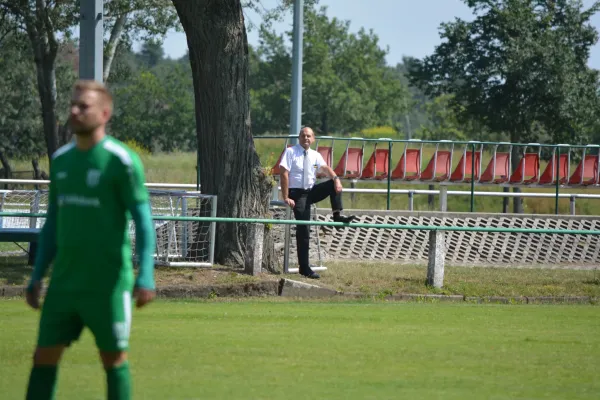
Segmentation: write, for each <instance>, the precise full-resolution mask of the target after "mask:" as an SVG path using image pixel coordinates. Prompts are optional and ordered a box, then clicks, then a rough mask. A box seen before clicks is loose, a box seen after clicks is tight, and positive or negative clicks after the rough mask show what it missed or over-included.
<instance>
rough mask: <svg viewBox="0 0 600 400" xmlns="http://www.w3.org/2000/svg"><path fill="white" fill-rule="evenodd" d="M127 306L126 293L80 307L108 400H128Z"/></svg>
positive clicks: (129, 302)
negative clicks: (97, 355)
mask: <svg viewBox="0 0 600 400" xmlns="http://www.w3.org/2000/svg"><path fill="white" fill-rule="evenodd" d="M131 306H132V298H131V292H129V291H115V292H114V293H112V294H108V295H104V296H99V295H98V296H95V295H90V296H89V298H88V299H87V300H86V301H85V302H83V304H82V310H81V312H82V313H83V315H84V322H85V324H86V326H88V327H89V328H90V331H91V332H92V334H93V335H94V337H95V339H96V345H97V346H98V350H99V351H100V358H101V359H102V364H103V366H104V370H105V372H106V390H107V399H109V400H129V399H130V398H131V376H130V373H129V361H128V359H127V350H128V348H129V332H130V328H131V308H132V307H131Z"/></svg>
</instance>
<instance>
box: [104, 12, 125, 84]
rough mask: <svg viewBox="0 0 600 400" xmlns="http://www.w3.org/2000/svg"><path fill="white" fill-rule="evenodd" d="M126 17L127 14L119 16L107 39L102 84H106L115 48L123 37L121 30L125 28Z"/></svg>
mask: <svg viewBox="0 0 600 400" xmlns="http://www.w3.org/2000/svg"><path fill="white" fill-rule="evenodd" d="M127 16H128V13H124V14H121V15H119V16H118V17H117V20H116V21H115V25H114V26H113V28H112V30H111V32H110V38H109V39H108V43H107V45H106V56H105V57H104V67H103V71H104V72H103V75H104V76H103V77H102V79H103V80H104V82H106V81H107V80H108V77H109V76H110V68H111V66H112V63H113V60H114V59H115V53H116V51H117V47H118V46H119V42H120V41H121V37H122V36H123V29H124V28H125V23H126V22H127Z"/></svg>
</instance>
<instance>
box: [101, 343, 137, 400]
mask: <svg viewBox="0 0 600 400" xmlns="http://www.w3.org/2000/svg"><path fill="white" fill-rule="evenodd" d="M100 358H101V359H102V365H103V366H104V370H105V371H106V391H107V396H106V398H107V399H108V400H129V399H130V398H131V375H130V372H129V361H128V360H127V352H126V351H100Z"/></svg>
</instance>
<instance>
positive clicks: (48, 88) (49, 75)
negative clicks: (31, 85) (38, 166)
mask: <svg viewBox="0 0 600 400" xmlns="http://www.w3.org/2000/svg"><path fill="white" fill-rule="evenodd" d="M36 68H37V81H38V92H39V95H40V101H41V103H42V121H43V124H44V137H45V139H46V148H47V150H48V162H51V159H52V157H51V156H52V154H54V152H55V151H56V150H58V147H59V146H60V144H61V143H60V139H59V136H58V133H59V132H58V131H59V126H58V119H57V118H56V74H55V69H54V60H53V59H52V60H48V59H46V57H43V58H42V60H40V61H37V60H36Z"/></svg>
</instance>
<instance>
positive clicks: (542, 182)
mask: <svg viewBox="0 0 600 400" xmlns="http://www.w3.org/2000/svg"><path fill="white" fill-rule="evenodd" d="M291 137H292V136H289V137H285V139H286V140H285V143H284V146H285V147H284V150H285V148H286V147H287V146H288V143H289V139H290V138H291ZM324 140H330V141H331V146H323V145H322V143H323V141H324ZM337 140H343V141H345V142H346V148H345V150H344V152H343V153H342V155H341V157H340V158H339V159H338V160H337V163H335V160H334V159H333V157H334V146H335V141H337ZM390 141H391V142H390ZM351 142H361V145H360V146H358V147H354V146H352V145H351ZM367 142H373V148H372V152H370V153H369V154H365V147H366V144H367ZM396 142H400V143H404V148H403V150H402V155H401V157H400V160H399V161H398V162H397V163H396V164H395V165H392V164H391V162H390V161H391V158H392V154H391V153H390V151H391V149H392V146H393V144H394V143H396ZM382 143H385V144H386V146H388V149H382V148H380V147H383V146H382ZM316 144H317V147H316V149H317V151H319V149H322V148H323V147H326V148H327V152H326V153H325V152H323V151H321V154H322V155H323V156H324V158H327V159H326V162H327V164H328V165H329V166H330V167H332V168H333V169H334V170H335V171H336V173H337V174H338V176H339V177H340V178H341V179H344V180H351V181H354V182H356V181H378V182H383V181H386V180H389V181H394V182H397V181H402V182H411V183H413V184H420V183H423V184H424V183H428V184H431V183H439V184H441V185H461V184H463V185H464V184H469V183H471V176H473V175H474V177H475V179H474V182H473V184H475V185H491V186H509V187H512V186H527V187H548V186H549V185H556V184H557V182H556V175H557V172H558V173H560V180H559V182H558V184H559V185H560V186H562V187H588V186H600V151H599V150H600V146H599V145H597V144H589V145H586V146H581V145H568V144H556V145H545V144H543V143H511V142H481V141H468V142H467V141H452V140H438V141H428V140H420V139H409V140H392V139H389V138H379V139H367V138H361V137H348V138H336V137H333V136H321V137H318V138H317V140H316ZM426 144H430V145H432V146H434V149H435V150H434V153H433V156H432V157H431V158H430V159H429V160H423V150H424V146H425V145H426ZM458 144H461V150H460V158H459V161H458V163H457V165H456V166H454V165H453V164H454V160H455V157H457V156H458V155H459V153H457V154H456V155H455V154H454V153H455V152H456V150H457V147H458V146H457V145H458ZM463 145H464V147H462V146H463ZM517 146H518V147H520V148H522V149H520V150H519V151H518V153H519V154H520V158H519V162H518V163H517V166H516V167H515V168H513V167H512V157H513V149H514V147H517ZM369 147H370V146H369ZM445 147H449V150H446V149H444V148H445ZM543 147H552V148H553V150H552V155H551V157H550V159H549V160H548V162H547V163H545V164H543V161H542V148H543ZM486 148H488V149H490V150H491V159H490V160H489V161H487V162H485V163H484V161H483V157H484V150H485V149H486ZM504 149H507V150H506V151H504ZM534 149H535V150H534ZM575 149H581V150H582V158H581V161H579V162H578V164H577V166H576V167H572V166H571V161H572V160H573V151H574V150H575ZM284 150H283V151H284ZM500 150H503V151H500ZM594 150H595V154H590V153H591V152H593V151H594ZM283 151H282V153H281V154H283ZM353 152H354V154H355V155H352V153H353ZM446 153H447V154H446ZM383 154H385V155H387V157H386V160H384V159H383V157H382V155H383ZM473 154H474V155H475V171H471V169H472V168H471V167H472V163H473V160H472V155H473ZM488 154H489V153H488ZM326 155H328V156H330V158H328V157H326ZM442 155H443V157H442ZM559 155H560V157H559ZM356 157H358V158H356ZM280 158H281V155H280ZM279 162H280V159H279V160H278V162H277V163H276V164H275V166H274V167H273V171H274V170H275V168H276V167H277V166H278V163H279ZM350 163H353V164H354V165H352V166H351V165H350ZM440 163H443V164H444V166H443V167H441V165H440ZM467 163H468V164H469V165H467ZM423 166H425V168H423ZM590 168H592V170H591V171H590ZM321 177H322V176H321Z"/></svg>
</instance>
